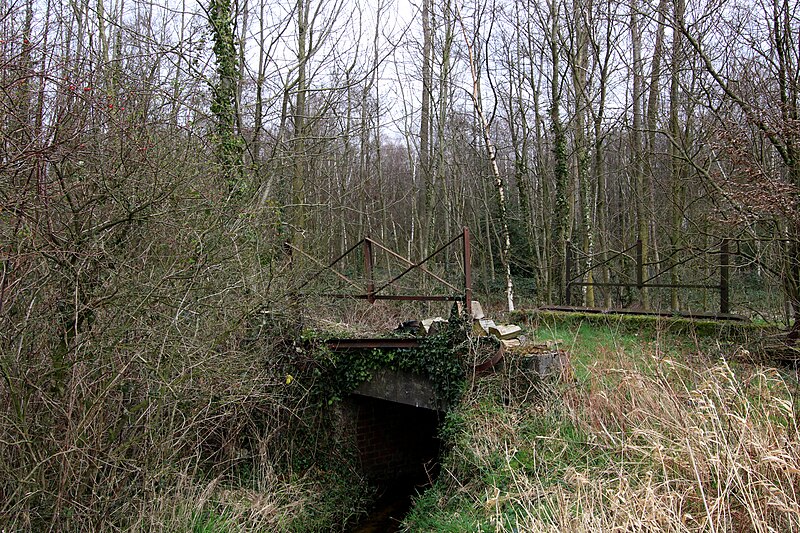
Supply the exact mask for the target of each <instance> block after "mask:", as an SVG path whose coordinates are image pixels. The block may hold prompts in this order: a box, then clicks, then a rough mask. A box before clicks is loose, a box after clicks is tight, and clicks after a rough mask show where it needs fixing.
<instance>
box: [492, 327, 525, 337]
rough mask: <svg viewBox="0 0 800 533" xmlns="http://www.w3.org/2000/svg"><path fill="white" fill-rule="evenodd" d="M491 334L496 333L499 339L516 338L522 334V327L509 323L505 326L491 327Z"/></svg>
mask: <svg viewBox="0 0 800 533" xmlns="http://www.w3.org/2000/svg"><path fill="white" fill-rule="evenodd" d="M489 334H490V335H494V336H495V337H497V338H498V339H515V338H517V337H519V336H520V334H522V328H521V327H519V326H517V325H516V324H508V325H505V326H497V325H495V326H494V327H489Z"/></svg>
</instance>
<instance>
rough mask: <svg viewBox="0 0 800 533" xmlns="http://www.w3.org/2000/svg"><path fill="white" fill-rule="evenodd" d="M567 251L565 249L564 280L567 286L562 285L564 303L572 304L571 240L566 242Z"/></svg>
mask: <svg viewBox="0 0 800 533" xmlns="http://www.w3.org/2000/svg"><path fill="white" fill-rule="evenodd" d="M566 246H567V251H566V254H565V255H566V257H565V260H566V266H565V268H566V271H567V275H566V278H565V281H566V283H567V286H566V287H564V299H565V300H566V302H565V305H572V277H571V276H572V242H571V241H567V242H566Z"/></svg>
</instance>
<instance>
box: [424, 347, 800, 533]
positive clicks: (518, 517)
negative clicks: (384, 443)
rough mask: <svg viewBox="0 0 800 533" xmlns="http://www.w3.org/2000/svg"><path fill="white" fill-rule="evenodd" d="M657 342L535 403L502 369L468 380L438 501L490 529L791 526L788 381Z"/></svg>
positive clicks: (799, 452) (770, 371) (797, 481)
mask: <svg viewBox="0 0 800 533" xmlns="http://www.w3.org/2000/svg"><path fill="white" fill-rule="evenodd" d="M664 342H669V339H661V340H660V341H659V342H656V343H652V344H650V345H648V346H647V347H646V349H645V353H644V354H643V355H637V354H626V353H624V352H623V351H621V349H619V348H618V349H613V348H612V349H610V350H608V351H607V352H606V353H601V354H597V357H596V358H595V362H594V363H593V364H592V365H590V368H589V369H588V372H587V373H586V377H585V378H583V380H582V381H581V382H573V383H569V384H560V385H555V386H551V387H546V386H545V387H543V386H542V385H541V384H539V385H537V387H538V389H537V391H536V394H535V395H534V396H533V398H535V399H532V396H531V394H530V390H528V393H527V395H526V397H525V400H524V401H521V400H520V396H519V394H516V395H515V394H514V393H515V390H517V389H518V387H511V386H509V383H510V381H509V380H510V379H512V377H511V376H510V375H506V376H504V377H503V376H498V377H496V378H495V380H494V383H491V382H490V383H483V384H480V383H478V384H476V387H474V388H473V390H472V392H471V397H470V398H469V400H468V401H470V402H471V405H472V407H471V408H469V409H467V410H466V411H465V414H464V415H463V416H464V418H463V421H464V427H463V431H461V432H460V434H459V435H460V436H459V437H458V439H457V444H456V446H455V449H454V452H453V456H452V457H451V459H450V460H449V461H448V462H447V464H446V465H445V476H446V477H445V481H444V483H443V485H446V486H447V489H446V490H443V491H442V494H443V496H442V497H441V499H440V504H441V506H442V507H443V508H448V505H451V503H452V502H457V501H462V502H463V501H464V498H466V499H467V500H466V501H468V502H470V503H469V504H468V505H469V506H472V508H473V509H476V510H477V511H475V513H474V514H475V516H476V518H475V524H476V527H478V526H477V524H480V523H483V524H484V525H485V526H487V527H490V528H491V529H494V530H496V531H503V532H506V531H507V532H511V531H515V532H519V531H537V532H538V531H553V532H563V531H593V532H601V531H602V532H606V531H653V532H656V531H657V532H665V531H666V532H671V531H674V532H684V531H686V532H689V531H692V532H696V531H704V532H705V531H708V532H715V533H716V532H751V531H752V532H792V531H800V432H799V431H798V426H797V415H798V412H797V408H798V405H797V391H798V385H797V381H796V378H795V377H794V376H791V375H786V374H784V373H783V372H782V371H781V370H779V369H775V368H770V367H766V366H750V365H747V364H739V363H733V362H729V361H727V360H724V359H717V360H708V361H706V362H705V363H704V364H700V363H699V362H698V363H695V364H687V363H683V362H679V361H678V357H677V356H678V354H676V353H675V352H674V351H672V354H671V357H666V356H665V354H664V350H662V348H664V347H665V346H664V345H663V344H661V343H664ZM517 379H518V378H517ZM498 398H502V399H504V401H502V402H500V401H498ZM459 498H460V499H461V500H459ZM461 505H463V504H461Z"/></svg>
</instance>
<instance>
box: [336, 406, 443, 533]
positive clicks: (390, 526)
mask: <svg viewBox="0 0 800 533" xmlns="http://www.w3.org/2000/svg"><path fill="white" fill-rule="evenodd" d="M348 402H349V404H350V409H352V413H353V415H354V422H355V424H354V428H355V444H356V447H357V450H358V455H359V458H360V463H361V469H362V472H363V473H364V475H365V476H366V477H367V478H368V479H369V480H370V482H371V483H372V484H373V485H375V486H376V487H377V498H376V501H375V503H374V505H373V507H372V509H371V511H370V513H369V514H368V516H367V517H365V518H364V519H362V520H361V521H360V522H359V523H358V524H356V525H355V526H354V527H353V528H351V529H350V530H349V531H350V532H351V533H369V532H378V531H380V532H393V531H398V529H399V527H400V523H401V521H402V519H403V517H404V516H405V515H406V513H407V512H408V510H409V509H410V507H411V503H412V500H413V498H414V497H415V496H416V495H417V494H419V493H420V492H422V491H423V490H424V489H425V488H427V487H428V486H430V484H431V483H432V482H433V480H434V479H435V478H436V476H437V475H438V473H439V455H440V453H441V451H442V443H441V441H440V439H439V436H438V434H439V426H440V423H441V421H442V417H443V416H444V413H442V412H440V411H436V410H432V409H425V408H420V407H415V406H412V405H406V404H402V403H396V402H391V401H386V400H380V399H376V398H371V397H366V396H359V395H353V396H351V397H350V399H349V400H348Z"/></svg>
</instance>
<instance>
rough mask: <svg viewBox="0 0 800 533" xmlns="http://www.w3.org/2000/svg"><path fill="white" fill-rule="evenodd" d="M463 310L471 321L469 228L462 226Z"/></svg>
mask: <svg viewBox="0 0 800 533" xmlns="http://www.w3.org/2000/svg"><path fill="white" fill-rule="evenodd" d="M463 239H464V309H466V310H467V316H469V317H470V319H472V257H471V255H472V251H471V249H470V242H469V228H468V227H466V226H464V234H463Z"/></svg>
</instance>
